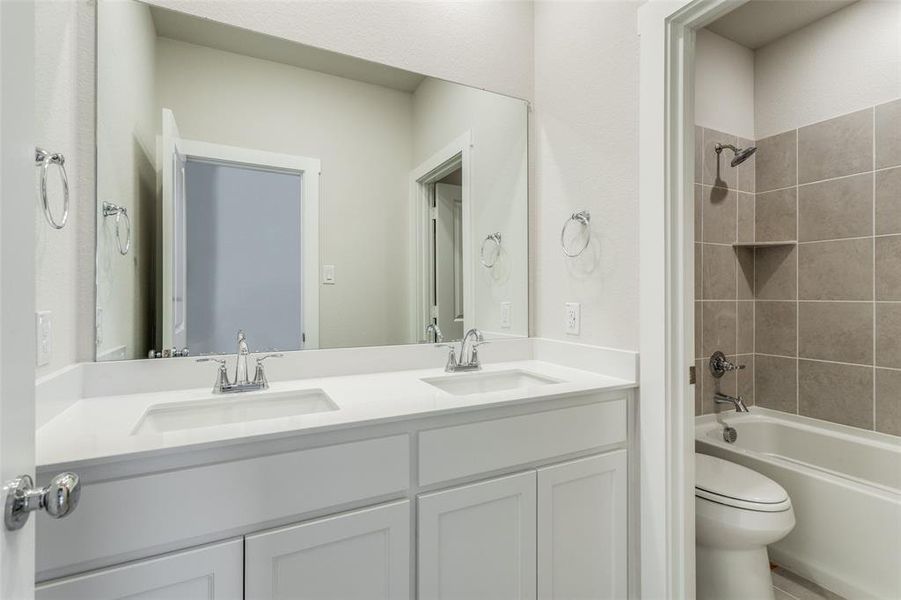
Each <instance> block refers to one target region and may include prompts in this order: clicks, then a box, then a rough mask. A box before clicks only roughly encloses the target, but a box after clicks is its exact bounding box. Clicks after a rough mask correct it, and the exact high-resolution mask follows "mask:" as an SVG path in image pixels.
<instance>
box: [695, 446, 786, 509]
mask: <svg viewBox="0 0 901 600" xmlns="http://www.w3.org/2000/svg"><path fill="white" fill-rule="evenodd" d="M695 495H696V496H698V497H700V498H705V499H707V500H711V501H713V502H718V503H720V504H725V505H727V506H734V507H736V508H744V509H748V510H759V511H766V512H775V511H782V510H788V508H790V507H791V502H790V501H789V498H788V494H787V493H786V491H785V490H784V489H783V488H782V486H781V485H779V484H778V483H776V482H775V481H773V480H772V479H770V478H769V477H766V476H764V475H761V474H760V473H758V472H757V471H752V470H751V469H748V468H747V467H743V466H741V465H739V464H735V463H733V462H729V461H727V460H723V459H721V458H716V457H713V456H707V455H706V454H695Z"/></svg>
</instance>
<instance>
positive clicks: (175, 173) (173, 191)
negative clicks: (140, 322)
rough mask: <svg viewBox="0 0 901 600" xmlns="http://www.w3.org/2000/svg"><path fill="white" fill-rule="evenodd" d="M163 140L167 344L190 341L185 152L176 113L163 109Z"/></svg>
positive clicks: (164, 303) (182, 343) (185, 343)
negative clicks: (187, 319)
mask: <svg viewBox="0 0 901 600" xmlns="http://www.w3.org/2000/svg"><path fill="white" fill-rule="evenodd" d="M162 130H163V133H162V137H161V142H160V160H161V162H162V165H161V167H162V168H161V171H162V175H161V186H162V189H161V195H162V201H161V204H162V262H163V269H162V282H161V283H162V289H163V293H162V307H161V311H162V316H163V328H162V329H163V348H164V349H165V348H173V347H175V348H179V349H180V348H184V347H185V346H186V345H187V323H186V319H185V316H186V313H187V303H186V302H187V298H186V291H187V290H186V288H187V267H188V263H187V253H186V243H187V239H186V235H187V230H186V226H185V216H186V207H185V160H186V158H185V154H184V152H183V151H182V149H181V144H182V140H181V136H180V135H179V133H178V123H176V122H175V115H174V114H173V113H172V111H171V110H169V109H168V108H164V109H163V114H162Z"/></svg>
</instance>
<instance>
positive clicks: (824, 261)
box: [798, 238, 873, 300]
mask: <svg viewBox="0 0 901 600" xmlns="http://www.w3.org/2000/svg"><path fill="white" fill-rule="evenodd" d="M798 298H799V299H800V300H872V299H873V240H872V239H871V238H864V239H853V240H839V241H835V242H814V243H809V244H800V245H799V246H798Z"/></svg>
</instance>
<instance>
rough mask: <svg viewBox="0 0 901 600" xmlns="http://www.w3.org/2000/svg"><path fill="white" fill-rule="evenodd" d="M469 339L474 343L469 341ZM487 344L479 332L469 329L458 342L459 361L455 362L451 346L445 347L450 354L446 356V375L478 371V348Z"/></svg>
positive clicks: (479, 366) (479, 367)
mask: <svg viewBox="0 0 901 600" xmlns="http://www.w3.org/2000/svg"><path fill="white" fill-rule="evenodd" d="M470 338H472V339H474V340H475V341H470ZM487 343H488V342H486V341H484V338H483V337H482V332H481V331H479V330H478V329H475V328H472V329H470V330H469V331H467V332H466V335H464V336H463V339H462V340H461V341H460V360H457V355H456V353H455V351H454V346H453V344H448V345H446V346H445V347H447V348H450V352H449V353H448V355H447V365H446V366H445V367H444V370H445V371H446V372H448V373H459V372H463V371H478V370H480V369H481V368H482V364H481V363H480V362H479V351H478V347H479V346H481V345H482V344H487Z"/></svg>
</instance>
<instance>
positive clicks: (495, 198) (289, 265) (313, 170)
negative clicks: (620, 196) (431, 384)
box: [96, 0, 528, 360]
mask: <svg viewBox="0 0 901 600" xmlns="http://www.w3.org/2000/svg"><path fill="white" fill-rule="evenodd" d="M97 12H98V21H97V306H96V309H97V310H96V315H97V317H96V318H97V322H96V325H97V326H96V333H97V338H96V344H97V359H98V360H114V359H134V358H145V357H147V356H149V355H151V353H154V352H155V353H157V354H161V355H170V354H171V353H172V352H173V349H174V350H175V353H176V354H180V353H181V351H182V350H183V349H185V348H187V349H189V352H190V355H192V356H197V355H202V354H222V353H230V352H234V349H235V336H236V332H237V331H238V330H239V329H240V330H244V331H245V332H246V334H247V338H248V342H249V344H250V346H251V349H252V350H270V349H275V350H300V349H317V348H338V347H349V346H372V345H392V344H412V343H427V342H433V341H435V340H436V339H437V338H438V336H439V333H438V332H439V331H440V336H441V337H443V339H444V340H445V341H449V340H455V339H460V338H461V337H462V336H463V333H464V332H465V331H466V330H467V329H469V328H471V327H477V328H479V329H480V330H482V332H483V333H484V334H485V335H486V336H487V337H502V336H525V335H528V304H527V303H528V264H527V260H528V239H527V238H528V222H527V221H528V159H527V146H528V141H527V131H528V126H527V119H528V106H527V104H526V102H525V101H523V100H519V99H516V98H510V97H507V96H503V95H500V94H495V93H491V92H487V91H484V90H480V89H474V88H470V87H467V86H463V85H459V84H456V83H449V82H447V81H443V80H438V79H434V78H431V77H427V76H423V75H419V74H416V73H410V72H407V71H401V70H398V69H395V68H392V67H388V66H385V65H379V64H374V63H370V62H366V61H362V60H359V59H355V58H350V57H347V56H343V55H338V54H334V53H331V52H327V51H323V50H320V49H315V48H310V47H307V46H303V45H300V44H297V43H294V42H290V41H287V40H283V39H279V38H273V37H269V36H266V35H263V34H259V33H255V32H251V31H247V30H243V29H237V28H234V27H231V26H226V25H224V24H220V23H216V22H213V21H209V20H206V19H200V18H197V17H193V16H190V15H187V14H182V13H178V12H173V11H171V10H166V9H162V8H160V7H157V6H154V5H152V4H148V3H143V2H137V1H132V0H124V1H123V0H100V2H99V4H98V11H97ZM430 325H431V327H429V326H430Z"/></svg>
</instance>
